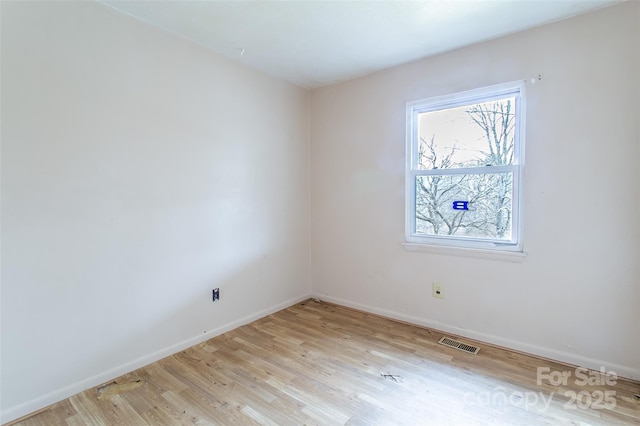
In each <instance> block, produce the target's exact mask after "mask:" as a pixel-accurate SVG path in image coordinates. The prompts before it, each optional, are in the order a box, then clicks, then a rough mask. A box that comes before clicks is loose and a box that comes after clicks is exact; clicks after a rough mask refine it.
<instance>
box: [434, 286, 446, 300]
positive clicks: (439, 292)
mask: <svg viewBox="0 0 640 426" xmlns="http://www.w3.org/2000/svg"><path fill="white" fill-rule="evenodd" d="M433 297H437V298H438V299H444V286H443V285H442V284H440V283H433Z"/></svg>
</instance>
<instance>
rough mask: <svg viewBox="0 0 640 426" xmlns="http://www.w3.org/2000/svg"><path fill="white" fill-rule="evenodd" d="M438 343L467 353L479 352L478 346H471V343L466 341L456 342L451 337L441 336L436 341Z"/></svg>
mask: <svg viewBox="0 0 640 426" xmlns="http://www.w3.org/2000/svg"><path fill="white" fill-rule="evenodd" d="M438 343H440V344H441V345H444V346H449V347H450V348H454V349H458V350H460V351H462V352H466V353H469V354H474V355H475V354H477V353H478V352H480V348H479V347H477V346H473V345H469V344H467V343H462V342H458V341H457V340H455V339H452V338H450V337H443V338H442V339H440V340H439V341H438Z"/></svg>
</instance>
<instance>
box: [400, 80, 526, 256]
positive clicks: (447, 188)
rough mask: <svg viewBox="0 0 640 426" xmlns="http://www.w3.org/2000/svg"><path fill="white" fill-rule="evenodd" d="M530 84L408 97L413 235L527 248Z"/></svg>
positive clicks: (447, 242) (426, 240)
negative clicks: (523, 225) (524, 192)
mask: <svg viewBox="0 0 640 426" xmlns="http://www.w3.org/2000/svg"><path fill="white" fill-rule="evenodd" d="M523 96H524V85H523V84H522V83H521V82H517V83H509V84H503V85H498V86H491V87H486V88H482V89H477V90H472V91H469V92H463V93H457V94H453V95H450V96H442V97H436V98H429V99H425V100H420V101H415V102H410V103H409V104H408V105H407V163H406V192H407V194H406V225H405V226H406V240H407V242H408V243H418V244H428V245H441V246H457V247H467V248H479V249H492V250H504V251H521V250H522V242H521V238H520V226H519V225H520V215H521V211H520V185H521V172H522V164H523V148H524V143H523V142H524V141H523V135H524V132H523V127H524V126H523V123H524V101H523Z"/></svg>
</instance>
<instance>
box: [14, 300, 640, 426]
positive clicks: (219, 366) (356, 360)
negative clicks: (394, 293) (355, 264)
mask: <svg viewBox="0 0 640 426" xmlns="http://www.w3.org/2000/svg"><path fill="white" fill-rule="evenodd" d="M443 336H444V334H442V333H441V332H439V331H437V330H431V329H427V328H423V327H417V326H413V325H410V324H406V323H402V322H397V321H392V320H389V319H385V318H382V317H379V316H376V315H373V314H369V313H365V312H360V311H356V310H353V309H349V308H344V307H340V306H337V305H333V304H329V303H322V302H318V301H313V300H308V301H305V302H302V303H298V304H296V305H294V306H291V307H289V308H287V309H285V310H282V311H280V312H277V313H275V314H273V315H269V316H267V317H265V318H262V319H260V320H257V321H254V322H253V323H251V324H248V325H246V326H243V327H240V328H237V329H235V330H233V331H230V332H228V333H225V334H223V335H220V336H217V337H215V338H213V339H210V340H209V341H207V342H204V343H202V344H199V345H196V346H193V347H191V348H189V349H187V350H185V351H182V352H180V353H177V354H175V355H172V356H169V357H167V358H164V359H162V360H160V361H158V362H155V363H153V364H150V365H148V366H146V367H143V368H141V369H139V370H137V371H133V372H131V373H130V374H127V375H125V376H123V377H120V378H117V379H116V380H115V381H114V382H113V383H107V384H105V385H103V386H101V387H97V388H95V389H90V390H87V391H85V392H82V393H80V394H78V395H75V396H73V397H71V398H69V399H67V400H64V401H61V402H59V403H57V404H54V405H52V406H51V407H49V408H47V409H45V410H42V411H41V412H38V413H36V414H34V415H33V416H29V417H27V418H24V419H21V420H19V421H16V422H14V423H12V424H13V425H20V426H43V425H47V426H49V425H63V426H77V425H118V424H122V425H213V424H215V425H226V424H230V425H234V424H235V425H254V424H260V425H297V424H299V425H303V424H304V425H391V424H392V425H403V424H404V425H514V424H517V425H549V424H553V425H580V424H583V425H591V426H597V425H607V426H608V425H615V424H620V425H632V424H640V398H637V397H636V396H634V395H637V394H640V384H638V383H637V382H632V381H628V380H622V379H618V380H617V381H616V383H615V384H603V383H596V382H594V383H591V384H585V385H582V384H577V383H576V380H575V379H576V377H575V376H572V380H568V381H567V383H562V384H558V383H551V382H550V381H549V380H547V379H545V380H542V381H540V380H539V378H538V374H537V369H538V368H539V367H546V368H548V369H549V371H551V372H571V373H573V374H574V375H575V368H574V367H571V366H567V365H564V364H561V363H557V362H552V361H548V360H543V359H540V358H536V357H532V356H529V355H526V354H522V353H518V352H513V351H508V350H505V349H502V348H498V347H493V346H490V345H487V344H484V343H482V342H474V341H472V340H467V339H461V340H462V341H465V342H467V343H470V344H475V345H479V346H480V347H481V350H480V353H478V354H477V355H472V354H468V353H464V352H461V351H458V350H455V349H452V348H447V347H444V346H442V345H439V344H438V340H439V339H440V338H441V337H443ZM450 337H455V336H450ZM593 374H595V373H593ZM605 392H607V393H608V394H609V395H610V399H609V400H608V402H609V403H608V404H600V405H598V403H601V402H602V401H601V400H599V398H600V397H601V396H603V395H604V393H605Z"/></svg>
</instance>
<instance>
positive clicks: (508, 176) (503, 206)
mask: <svg viewBox="0 0 640 426" xmlns="http://www.w3.org/2000/svg"><path fill="white" fill-rule="evenodd" d="M512 197H513V174H512V173H511V172H506V173H486V174H459V175H458V174H454V175H433V176H418V177H416V234H418V235H425V236H428V235H450V236H453V235H455V236H458V237H469V238H489V239H497V240H505V241H510V240H511V219H512V218H511V213H512V204H513V201H512V199H513V198H512Z"/></svg>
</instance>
